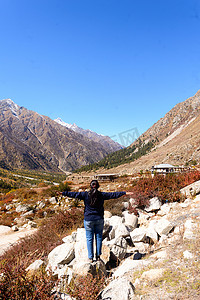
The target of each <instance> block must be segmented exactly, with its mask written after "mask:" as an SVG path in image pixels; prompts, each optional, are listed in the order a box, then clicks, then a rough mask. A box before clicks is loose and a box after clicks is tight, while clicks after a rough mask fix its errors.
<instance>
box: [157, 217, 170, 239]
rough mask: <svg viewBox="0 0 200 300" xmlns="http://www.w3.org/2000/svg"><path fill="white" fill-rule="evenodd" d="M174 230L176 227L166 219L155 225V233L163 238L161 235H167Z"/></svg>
mask: <svg viewBox="0 0 200 300" xmlns="http://www.w3.org/2000/svg"><path fill="white" fill-rule="evenodd" d="M173 228H174V225H173V224H172V223H171V222H170V221H169V220H167V219H166V218H165V217H163V218H161V219H160V220H158V221H157V223H156V224H155V225H154V229H155V231H156V232H157V233H158V234H159V235H160V236H161V235H163V234H164V235H167V234H168V233H169V232H170V231H171V230H172V229H173Z"/></svg>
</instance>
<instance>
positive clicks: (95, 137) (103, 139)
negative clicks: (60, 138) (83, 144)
mask: <svg viewBox="0 0 200 300" xmlns="http://www.w3.org/2000/svg"><path fill="white" fill-rule="evenodd" d="M54 121H55V122H57V123H58V124H60V125H62V126H64V127H67V128H69V129H71V130H73V131H75V132H77V133H80V134H82V135H84V136H86V137H87V138H88V139H90V140H92V141H94V142H97V143H100V144H102V145H103V146H104V147H105V148H106V149H108V151H109V152H114V151H117V150H120V149H122V148H123V147H122V146H121V145H120V144H119V143H116V142H114V141H113V140H112V139H111V138H110V137H108V136H105V135H102V134H98V133H96V132H94V131H91V130H89V129H83V128H80V127H79V126H77V125H76V124H75V123H74V124H69V123H66V122H64V121H63V120H62V119H61V118H57V119H55V120H54Z"/></svg>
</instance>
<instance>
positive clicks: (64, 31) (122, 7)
mask: <svg viewBox="0 0 200 300" xmlns="http://www.w3.org/2000/svg"><path fill="white" fill-rule="evenodd" d="M199 33H200V1H199V0H166V1H165V0H151V1H150V0H140V1H139V0H137V1H135V0H47V1H46V0H39V1H38V0H0V41H1V45H0V99H5V98H11V99H12V100H13V101H14V102H15V103H17V104H18V105H20V106H24V107H26V108H28V109H31V110H34V111H36V112H38V113H40V114H43V115H47V116H49V117H50V118H52V119H55V118H57V117H61V118H62V119H63V120H64V121H65V122H68V123H76V124H77V125H78V126H80V127H82V128H85V129H88V128H89V129H91V130H93V131H96V132H98V133H101V134H104V135H109V136H113V135H115V136H116V135H119V134H120V133H122V132H124V131H128V130H131V129H132V128H137V130H138V132H139V133H140V134H142V133H143V132H144V131H146V130H147V129H148V128H149V127H150V126H152V125H153V124H154V123H155V122H157V121H158V120H159V119H160V118H161V117H163V116H164V115H165V113H167V112H168V111H169V110H170V109H171V108H172V107H174V106H175V105H176V104H177V103H179V102H182V101H184V100H186V99H187V98H188V97H190V96H193V95H194V94H195V93H196V92H197V91H198V90H199V89H200V34H199Z"/></svg>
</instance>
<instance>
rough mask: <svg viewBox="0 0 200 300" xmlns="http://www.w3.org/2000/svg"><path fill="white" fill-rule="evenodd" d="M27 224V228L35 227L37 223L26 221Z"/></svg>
mask: <svg viewBox="0 0 200 300" xmlns="http://www.w3.org/2000/svg"><path fill="white" fill-rule="evenodd" d="M28 226H29V228H36V227H37V223H35V222H33V221H28Z"/></svg>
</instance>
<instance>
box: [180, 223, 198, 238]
mask: <svg viewBox="0 0 200 300" xmlns="http://www.w3.org/2000/svg"><path fill="white" fill-rule="evenodd" d="M184 227H185V231H184V234H183V239H184V240H185V239H187V240H191V239H195V235H194V229H195V228H196V224H195V223H194V221H193V220H192V219H188V220H186V222H185V224H184Z"/></svg>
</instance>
